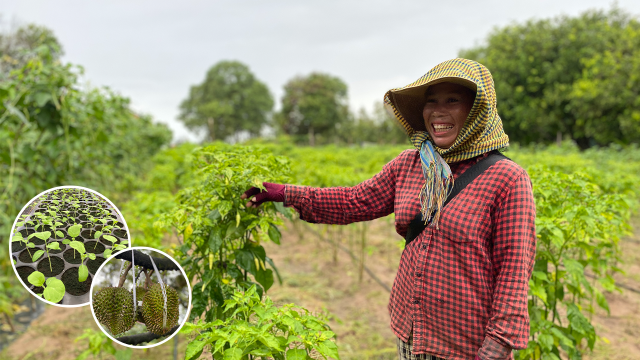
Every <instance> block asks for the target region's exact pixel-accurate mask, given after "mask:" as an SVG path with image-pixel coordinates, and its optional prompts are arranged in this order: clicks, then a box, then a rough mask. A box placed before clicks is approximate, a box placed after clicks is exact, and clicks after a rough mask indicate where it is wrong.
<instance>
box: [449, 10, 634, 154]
mask: <svg viewBox="0 0 640 360" xmlns="http://www.w3.org/2000/svg"><path fill="white" fill-rule="evenodd" d="M639 55H640V22H639V21H638V20H637V19H635V18H633V17H631V16H630V15H629V14H628V13H625V12H624V11H622V10H620V9H618V8H616V7H613V8H612V9H611V10H609V11H602V10H592V11H587V12H585V13H583V14H581V15H580V16H578V17H574V18H572V17H567V16H562V17H557V18H554V19H545V20H537V21H533V20H531V21H528V22H526V23H525V24H513V25H510V26H506V27H504V28H499V29H496V30H494V31H493V33H491V34H490V35H489V37H488V39H487V41H486V44H485V45H483V46H480V47H476V48H473V49H469V50H463V51H461V53H460V56H461V57H465V58H469V59H474V60H477V61H478V62H480V63H482V64H484V65H485V66H487V67H488V68H489V69H490V70H491V72H492V73H493V77H494V81H495V87H496V93H497V95H498V110H499V112H500V114H501V116H502V118H503V122H504V127H505V131H506V132H507V134H509V136H510V137H511V139H512V141H517V142H521V143H531V142H551V141H554V140H562V138H563V136H568V137H570V138H571V139H573V140H574V141H576V142H577V144H578V145H579V146H580V147H581V148H587V147H589V146H593V145H606V144H609V143H612V142H616V143H622V144H625V143H630V142H638V141H640V111H638V110H637V109H638V106H639V105H640V93H639V89H640V77H639V76H638V74H639V73H640V56H639Z"/></svg>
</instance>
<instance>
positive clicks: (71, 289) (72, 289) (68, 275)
mask: <svg viewBox="0 0 640 360" xmlns="http://www.w3.org/2000/svg"><path fill="white" fill-rule="evenodd" d="M62 282H63V283H64V287H65V289H66V290H67V293H69V294H71V295H76V296H79V295H84V294H86V293H87V292H88V291H89V289H90V288H91V275H89V277H87V279H86V280H85V281H83V282H79V281H78V268H77V267H72V268H70V269H69V270H67V271H65V272H64V274H62Z"/></svg>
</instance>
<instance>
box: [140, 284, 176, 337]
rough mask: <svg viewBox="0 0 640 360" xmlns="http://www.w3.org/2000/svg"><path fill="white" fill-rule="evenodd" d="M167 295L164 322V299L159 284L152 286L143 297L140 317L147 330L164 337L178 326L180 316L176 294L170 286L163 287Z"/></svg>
mask: <svg viewBox="0 0 640 360" xmlns="http://www.w3.org/2000/svg"><path fill="white" fill-rule="evenodd" d="M164 288H165V291H166V294H167V308H166V320H165V315H164V314H165V313H164V310H165V309H164V297H163V295H162V287H161V286H160V284H153V285H151V286H150V287H149V289H148V290H147V293H146V294H145V295H144V301H143V302H142V316H143V317H144V323H145V324H146V325H147V329H148V330H149V331H151V332H152V333H154V334H157V335H164V334H166V333H167V331H169V330H170V329H171V328H172V327H174V326H176V325H177V324H178V316H179V314H180V311H179V306H178V292H177V291H176V290H175V289H174V288H172V287H171V286H168V285H166V284H165V285H164Z"/></svg>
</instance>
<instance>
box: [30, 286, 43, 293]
mask: <svg viewBox="0 0 640 360" xmlns="http://www.w3.org/2000/svg"><path fill="white" fill-rule="evenodd" d="M31 291H33V292H34V293H36V294H42V293H43V292H44V288H43V287H42V286H36V287H34V288H33V289H31Z"/></svg>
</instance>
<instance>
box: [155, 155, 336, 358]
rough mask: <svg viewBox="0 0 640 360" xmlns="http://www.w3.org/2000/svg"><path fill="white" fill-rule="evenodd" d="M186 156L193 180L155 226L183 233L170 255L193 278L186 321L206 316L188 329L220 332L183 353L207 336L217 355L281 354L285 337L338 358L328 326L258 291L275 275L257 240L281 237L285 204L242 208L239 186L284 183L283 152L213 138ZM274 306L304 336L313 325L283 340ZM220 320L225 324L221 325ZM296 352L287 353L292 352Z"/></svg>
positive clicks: (192, 354) (198, 349)
mask: <svg viewBox="0 0 640 360" xmlns="http://www.w3.org/2000/svg"><path fill="white" fill-rule="evenodd" d="M192 161H193V167H194V176H195V178H196V179H197V181H196V182H195V184H194V185H193V186H191V187H187V188H185V189H182V190H181V191H180V192H179V193H178V195H177V197H176V200H175V201H176V203H177V206H176V207H175V208H174V209H173V210H172V211H171V212H170V213H168V214H165V215H164V216H162V217H161V218H160V220H159V221H158V222H156V226H157V227H160V228H165V229H174V230H175V231H176V232H177V233H179V234H180V235H182V239H183V243H182V245H181V246H180V247H179V248H177V249H175V256H176V258H177V259H179V260H180V262H181V265H182V266H183V268H184V269H185V271H186V272H187V274H188V278H189V279H193V278H195V279H197V280H196V283H195V284H194V286H193V292H192V298H193V300H192V304H193V308H192V310H191V313H190V321H194V320H195V319H198V318H200V319H204V321H205V322H204V323H201V322H198V324H196V325H193V324H189V323H187V325H186V328H187V329H188V330H187V331H188V332H193V331H196V330H202V333H201V334H205V333H206V334H207V335H206V336H210V335H211V333H210V332H211V331H214V330H213V329H216V330H215V331H216V334H217V335H211V336H219V337H216V338H215V339H213V340H215V341H216V343H215V344H211V341H209V340H202V339H196V340H194V341H192V342H191V343H190V344H189V346H188V349H187V358H195V357H197V356H199V354H200V353H201V352H202V349H203V348H204V347H205V346H207V345H209V344H211V346H212V352H213V353H215V354H217V355H215V358H220V359H222V358H223V357H224V358H225V359H226V358H234V359H235V358H238V359H241V358H242V357H243V353H244V352H246V353H247V354H248V353H251V354H252V355H256V356H271V355H273V356H276V358H281V359H284V354H285V350H286V347H287V344H288V343H289V342H293V341H300V343H302V344H304V345H305V346H307V345H309V346H310V347H308V348H309V349H311V348H314V349H316V350H318V351H320V352H321V353H323V354H329V355H331V356H334V357H336V358H337V349H336V346H335V343H333V342H331V341H329V339H330V338H332V337H333V336H334V335H333V333H330V334H329V332H327V331H328V329H327V326H326V325H325V324H324V321H323V320H322V319H319V318H316V317H314V316H312V315H309V314H306V315H304V316H300V315H297V313H295V314H294V313H293V312H289V311H290V310H291V311H292V309H291V308H290V307H289V308H287V307H284V308H283V309H282V310H278V309H277V308H275V307H273V304H272V303H271V302H270V300H269V299H268V298H267V297H265V300H264V302H262V298H263V294H264V293H266V292H267V291H268V290H269V288H270V287H271V286H272V285H273V283H274V273H275V275H277V268H276V267H275V265H274V263H273V261H271V259H270V258H269V257H268V256H267V254H266V252H265V249H264V247H263V246H262V245H261V242H263V241H269V240H270V241H273V242H275V243H277V244H279V243H280V237H281V234H280V230H278V228H277V225H280V224H282V220H281V219H280V218H279V217H278V214H284V215H285V216H290V215H291V212H290V210H289V209H285V208H284V207H282V206H281V204H280V203H278V204H276V203H271V202H267V203H264V204H262V206H261V207H260V208H259V209H255V208H246V207H245V203H246V201H247V200H242V199H240V194H242V193H244V191H246V190H247V189H249V188H250V187H252V186H256V187H259V188H261V189H263V190H264V187H263V185H262V183H263V182H264V181H268V182H275V183H287V182H288V181H289V178H288V173H289V162H288V160H287V159H286V158H284V157H278V156H274V155H273V154H272V153H270V152H269V151H267V150H265V149H263V148H253V147H240V146H235V147H232V146H228V145H223V144H219V145H213V146H209V147H205V148H201V149H198V150H196V151H194V153H193V154H192ZM267 266H269V268H267ZM278 277H279V275H278ZM147 296H148V293H147ZM145 298H146V297H145ZM278 311H283V312H286V313H287V314H288V315H287V316H288V317H289V318H290V319H289V320H291V321H293V320H296V321H298V323H296V324H299V325H296V324H294V323H293V322H290V323H289V325H291V326H295V331H297V332H296V333H295V334H298V333H300V334H302V335H304V336H307V335H305V334H307V333H305V332H304V331H306V330H304V329H307V328H308V330H316V331H319V333H317V334H315V333H314V334H313V335H312V334H310V333H309V334H308V336H309V337H308V338H302V340H300V339H297V340H293V339H292V340H291V341H289V342H287V341H288V340H287V337H285V338H284V342H282V341H281V338H282V336H281V335H280V337H278V330H277V329H276V328H273V329H271V328H272V327H273V324H274V322H275V321H276V320H277V321H289V320H287V317H281V318H279V319H276V317H277V316H276V314H275V313H276V312H278ZM266 312H268V314H267V313H266ZM267 315H268V316H267ZM254 317H258V318H263V320H264V322H262V321H259V322H258V324H257V325H255V323H253V322H252V319H253V318H254ZM145 320H146V318H145ZM284 324H287V323H286V322H285V323H284ZM221 325H224V327H222V328H220V327H219V326H221ZM254 326H256V327H255V328H247V327H254ZM300 327H303V328H304V329H302V330H301V329H300ZM283 331H284V332H287V333H288V332H290V331H289V330H283ZM291 331H293V330H291ZM323 331H324V332H323ZM291 334H293V332H291ZM254 335H255V337H253V336H254ZM207 339H209V338H207ZM224 339H226V340H224ZM237 341H239V342H237ZM227 342H228V344H227ZM225 344H227V345H225ZM294 352H295V351H294ZM294 352H292V353H291V356H296V355H295V354H294ZM260 354H262V355H260ZM275 354H280V355H275ZM298 355H300V354H298ZM278 356H279V357H278Z"/></svg>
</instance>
